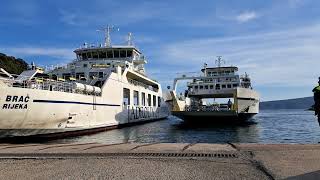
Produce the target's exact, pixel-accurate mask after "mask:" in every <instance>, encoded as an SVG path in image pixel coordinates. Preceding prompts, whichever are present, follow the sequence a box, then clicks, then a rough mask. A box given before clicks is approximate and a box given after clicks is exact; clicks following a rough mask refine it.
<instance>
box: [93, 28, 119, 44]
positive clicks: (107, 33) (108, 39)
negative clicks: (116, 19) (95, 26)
mask: <svg viewBox="0 0 320 180" xmlns="http://www.w3.org/2000/svg"><path fill="white" fill-rule="evenodd" d="M114 29H115V27H114V26H109V25H108V26H107V27H106V28H103V29H99V30H97V31H102V32H104V34H105V42H104V46H105V47H110V46H111V35H110V33H111V32H112V31H113V30H114ZM116 30H117V31H119V28H117V29H116Z"/></svg>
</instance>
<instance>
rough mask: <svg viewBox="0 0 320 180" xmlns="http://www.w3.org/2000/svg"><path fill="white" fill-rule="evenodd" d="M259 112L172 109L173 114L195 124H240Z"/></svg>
mask: <svg viewBox="0 0 320 180" xmlns="http://www.w3.org/2000/svg"><path fill="white" fill-rule="evenodd" d="M256 114H257V113H239V114H238V113H236V112H232V111H225V112H224V111H217V112H199V111H193V112H192V111H172V115H174V116H176V117H178V118H180V119H182V120H183V121H184V122H186V123H193V124H238V123H245V122H248V121H250V120H251V119H252V117H253V116H255V115H256Z"/></svg>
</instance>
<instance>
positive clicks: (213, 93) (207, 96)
mask: <svg viewBox="0 0 320 180" xmlns="http://www.w3.org/2000/svg"><path fill="white" fill-rule="evenodd" d="M216 62H217V64H218V66H217V67H212V68H209V67H207V64H205V65H204V67H203V69H201V71H202V73H203V74H202V75H200V76H189V77H188V76H186V75H183V76H182V77H178V78H175V79H174V84H173V90H172V91H171V92H170V95H171V96H170V98H169V100H168V102H169V104H170V106H171V111H172V115H174V116H177V117H179V118H181V119H182V120H184V121H186V122H189V123H196V124H201V123H213V124H214V123H241V122H244V121H247V120H249V119H250V118H251V117H253V116H254V115H256V114H257V113H259V101H260V100H259V99H260V96H259V93H258V92H256V91H255V90H254V89H253V88H252V85H251V79H250V77H249V76H248V74H246V73H245V74H244V75H242V76H240V75H238V74H237V71H238V68H237V67H235V66H221V64H222V62H223V60H222V58H221V57H218V59H217V60H216ZM185 80H189V81H191V82H188V83H187V88H188V89H187V90H185V92H184V94H183V93H181V94H178V93H177V91H178V90H177V84H178V82H179V81H185Z"/></svg>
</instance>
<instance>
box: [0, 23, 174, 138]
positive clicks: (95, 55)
mask: <svg viewBox="0 0 320 180" xmlns="http://www.w3.org/2000/svg"><path fill="white" fill-rule="evenodd" d="M111 30H112V28H111V27H108V28H106V29H105V30H104V31H105V33H106V38H105V39H106V40H105V43H104V45H99V46H92V45H88V44H87V43H85V44H84V45H83V46H81V47H80V48H79V49H76V50H75V51H74V53H75V54H76V59H75V60H73V61H72V62H71V63H68V64H67V65H66V66H61V67H55V68H54V69H53V70H50V71H47V72H45V71H44V70H43V69H41V68H38V67H36V66H35V65H34V64H33V65H32V66H31V68H30V69H29V70H27V71H24V72H23V73H21V74H20V75H17V76H14V75H13V78H2V79H0V93H1V97H3V98H1V99H0V103H1V104H0V105H1V108H2V109H1V111H0V137H11V136H30V135H31V136H32V135H46V136H48V135H56V134H61V133H73V134H74V132H79V133H80V132H92V131H100V130H104V129H109V128H114V127H118V126H121V125H125V124H130V123H140V122H148V121H152V120H158V119H163V118H166V117H167V116H168V113H169V112H168V108H167V106H166V103H165V102H164V100H163V97H162V89H161V85H160V84H159V83H158V82H157V81H155V80H152V79H151V78H149V77H148V76H147V74H146V72H145V67H144V64H146V63H147V60H146V58H145V57H144V55H143V54H142V52H141V51H140V50H139V49H138V48H136V47H135V46H134V45H133V43H132V34H131V33H129V36H128V42H127V44H126V45H115V46H113V45H111V38H110V31H111ZM10 76H12V75H10Z"/></svg>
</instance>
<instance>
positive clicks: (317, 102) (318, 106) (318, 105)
mask: <svg viewBox="0 0 320 180" xmlns="http://www.w3.org/2000/svg"><path fill="white" fill-rule="evenodd" d="M312 92H313V94H314V95H313V98H314V112H315V115H316V116H318V123H319V126H320V77H319V81H318V86H316V87H315V88H313V90H312Z"/></svg>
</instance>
